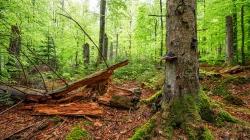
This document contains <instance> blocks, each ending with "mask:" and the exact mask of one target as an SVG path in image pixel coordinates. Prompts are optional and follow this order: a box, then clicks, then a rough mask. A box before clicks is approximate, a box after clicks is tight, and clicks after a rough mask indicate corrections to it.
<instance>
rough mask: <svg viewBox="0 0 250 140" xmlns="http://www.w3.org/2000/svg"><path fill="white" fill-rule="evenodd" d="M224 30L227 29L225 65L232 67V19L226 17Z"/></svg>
mask: <svg viewBox="0 0 250 140" xmlns="http://www.w3.org/2000/svg"><path fill="white" fill-rule="evenodd" d="M226 28H227V39H226V41H227V60H226V63H227V65H233V63H234V46H233V39H234V37H233V36H234V33H233V17H232V16H227V17H226Z"/></svg>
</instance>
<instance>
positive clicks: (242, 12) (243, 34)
mask: <svg viewBox="0 0 250 140" xmlns="http://www.w3.org/2000/svg"><path fill="white" fill-rule="evenodd" d="M241 33H242V34H241V43H242V44H241V59H242V65H245V59H246V58H245V50H244V49H245V47H244V45H245V28H244V5H243V6H242V7H241Z"/></svg>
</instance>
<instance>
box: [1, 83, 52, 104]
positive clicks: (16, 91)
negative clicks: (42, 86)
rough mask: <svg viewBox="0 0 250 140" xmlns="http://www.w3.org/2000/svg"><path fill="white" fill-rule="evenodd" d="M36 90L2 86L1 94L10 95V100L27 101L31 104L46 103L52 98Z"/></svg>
mask: <svg viewBox="0 0 250 140" xmlns="http://www.w3.org/2000/svg"><path fill="white" fill-rule="evenodd" d="M41 92H42V91H38V90H36V89H31V88H25V87H18V86H11V85H0V94H9V95H10V98H12V99H14V100H25V101H30V102H45V101H47V100H48V99H50V98H51V97H50V96H47V95H44V94H42V93H41Z"/></svg>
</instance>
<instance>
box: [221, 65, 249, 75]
mask: <svg viewBox="0 0 250 140" xmlns="http://www.w3.org/2000/svg"><path fill="white" fill-rule="evenodd" d="M244 70H250V66H240V65H237V66H234V67H232V68H229V69H225V70H221V73H227V74H237V73H241V72H243V71H244Z"/></svg>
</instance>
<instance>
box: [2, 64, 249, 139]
mask: <svg viewBox="0 0 250 140" xmlns="http://www.w3.org/2000/svg"><path fill="white" fill-rule="evenodd" d="M201 71H202V72H201V76H200V77H201V78H200V79H201V84H202V87H203V90H204V91H205V92H206V93H208V95H209V96H210V97H211V98H212V99H214V100H215V101H217V102H218V103H220V105H221V106H223V108H225V110H226V111H228V112H229V113H230V114H232V116H234V117H236V118H238V119H241V120H243V121H246V122H247V123H250V70H244V71H243V72H239V73H237V74H226V73H225V71H224V70H223V68H221V67H202V70H201ZM229 77H230V78H229ZM115 85H116V86H119V87H122V88H124V89H134V88H138V87H140V88H141V89H142V94H141V99H147V98H149V97H150V96H152V95H153V94H154V93H155V92H156V91H154V90H153V89H150V88H146V87H144V85H143V84H142V85H141V84H139V83H137V82H135V81H127V82H124V83H122V84H115ZM223 94H229V95H232V96H233V97H234V98H233V99H231V98H228V99H227V98H225V97H226V96H225V95H223ZM234 99H235V100H236V101H234ZM22 106H24V103H21V104H19V105H18V106H16V107H14V108H13V109H11V110H9V111H7V112H5V113H3V114H1V115H0V116H1V118H2V119H1V120H0V138H1V139H5V138H8V137H9V139H15V138H14V137H13V136H12V137H10V136H11V135H13V134H14V136H15V137H17V136H21V137H25V138H26V139H44V140H48V139H50V140H52V139H65V137H66V136H67V134H69V133H70V131H72V129H74V128H76V126H77V127H79V128H81V129H83V130H86V132H88V133H89V134H90V135H91V136H93V138H94V139H97V140H98V139H99V140H110V139H115V140H126V139H128V138H129V137H131V136H132V135H133V133H134V131H135V130H136V128H138V127H140V126H141V125H142V124H145V122H147V120H148V119H149V118H151V117H152V115H153V114H154V111H153V110H152V107H151V106H150V105H148V106H147V105H140V107H139V108H138V109H135V110H125V109H118V108H114V107H110V106H106V105H100V106H101V107H103V108H104V113H103V115H102V116H101V117H91V118H90V117H87V116H84V117H72V116H71V117H65V116H40V115H37V114H34V112H32V111H28V110H23V109H22ZM5 109H6V107H1V109H0V112H2V111H3V110H5ZM207 126H208V127H209V129H211V130H212V132H213V134H214V136H215V138H216V139H223V138H225V137H230V138H239V139H243V140H245V139H249V138H250V132H249V129H244V128H242V127H239V126H238V125H237V124H231V123H228V124H227V123H226V124H225V126H223V127H216V126H214V125H211V124H210V123H207ZM174 136H175V137H174V139H180V138H185V137H186V136H185V134H184V133H183V132H182V131H181V130H180V131H178V130H175V132H174ZM17 138H18V137H17Z"/></svg>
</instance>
